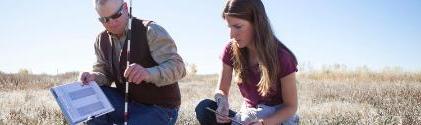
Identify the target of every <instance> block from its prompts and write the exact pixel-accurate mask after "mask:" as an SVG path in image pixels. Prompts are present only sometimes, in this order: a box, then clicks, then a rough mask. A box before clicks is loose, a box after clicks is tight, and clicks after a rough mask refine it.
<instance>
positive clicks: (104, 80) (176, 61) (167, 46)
mask: <svg viewBox="0 0 421 125" xmlns="http://www.w3.org/2000/svg"><path fill="white" fill-rule="evenodd" d="M133 35H136V34H133ZM146 35H147V40H148V45H149V49H150V52H151V55H152V58H153V59H154V60H155V62H157V63H158V64H159V65H158V66H155V67H151V68H147V71H148V72H149V74H150V77H149V78H148V79H145V81H147V82H151V83H154V84H156V86H158V87H160V86H165V85H169V84H172V83H175V82H177V81H178V80H180V79H181V78H183V77H184V76H185V75H186V70H185V65H184V62H183V59H182V58H181V56H180V55H178V53H177V47H176V45H175V42H174V40H173V39H172V38H171V36H170V35H169V34H168V33H167V31H165V29H164V28H162V27H161V26H159V25H158V24H156V23H154V22H152V23H149V24H147V31H146ZM98 37H100V35H98ZM112 38H113V40H112V41H114V42H115V43H114V45H115V48H114V50H115V51H116V52H115V53H113V54H114V57H116V58H119V57H120V52H121V50H122V48H123V47H122V45H123V44H124V40H125V39H126V35H123V36H122V37H120V38H117V37H115V36H113V37H112ZM99 40H100V38H97V40H96V41H95V55H96V57H97V60H96V62H95V64H94V65H93V70H92V71H93V72H94V73H96V74H97V77H96V80H95V81H96V82H97V83H98V84H99V85H108V86H109V85H111V83H112V82H114V81H111V78H108V77H107V76H112V75H111V74H106V72H105V68H106V67H105V66H106V64H105V63H107V61H105V57H104V55H103V54H102V53H103V52H101V49H100V46H99V43H100V42H99ZM116 60H118V59H116ZM113 63H114V64H116V65H118V64H119V62H117V61H114V62H113Z"/></svg>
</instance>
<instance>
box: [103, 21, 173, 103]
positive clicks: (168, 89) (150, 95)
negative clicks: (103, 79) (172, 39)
mask: <svg viewBox="0 0 421 125" xmlns="http://www.w3.org/2000/svg"><path fill="white" fill-rule="evenodd" d="M147 24H149V21H148V23H146V25H147ZM146 30H147V27H146V26H145V25H144V24H143V21H142V20H139V19H136V18H133V23H132V34H133V35H132V40H131V43H130V49H131V50H130V55H129V62H130V64H132V63H136V64H139V65H141V66H143V67H145V68H149V67H153V66H157V65H158V63H156V62H155V61H154V60H153V58H152V55H151V53H150V50H149V45H148V41H147V37H146ZM111 43H112V42H110V41H109V36H108V34H107V32H105V31H104V32H102V33H101V40H100V49H102V52H103V54H104V56H105V58H106V60H107V63H108V64H110V65H111V66H107V67H108V69H107V72H108V73H107V74H112V75H111V76H108V77H109V78H111V79H112V80H113V81H115V83H116V86H117V88H118V89H119V90H120V91H121V92H122V93H124V90H125V82H126V79H125V78H124V77H123V73H124V70H125V69H126V64H127V62H126V61H127V54H126V53H127V40H126V42H125V43H124V48H123V50H122V51H121V54H120V55H121V57H119V58H120V65H119V67H120V71H116V68H115V67H116V66H115V65H114V63H112V59H113V58H112V56H113V55H114V54H112V53H114V52H113V51H114V50H113V48H114V47H113V45H112V44H111ZM110 54H111V55H110ZM129 99H130V100H133V101H136V102H137V103H142V104H147V105H158V106H162V107H166V108H177V107H179V106H180V103H181V95H180V89H179V87H178V83H177V82H176V83H174V84H170V85H167V86H162V87H157V86H156V85H155V84H153V83H148V82H145V81H144V82H142V83H140V84H133V83H130V84H129Z"/></svg>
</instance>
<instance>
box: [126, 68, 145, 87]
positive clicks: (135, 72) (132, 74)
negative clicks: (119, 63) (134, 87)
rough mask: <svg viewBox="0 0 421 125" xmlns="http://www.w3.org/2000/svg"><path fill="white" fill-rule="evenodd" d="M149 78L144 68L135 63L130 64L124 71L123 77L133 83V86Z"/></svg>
mask: <svg viewBox="0 0 421 125" xmlns="http://www.w3.org/2000/svg"><path fill="white" fill-rule="evenodd" d="M149 76H150V74H149V72H148V71H147V70H146V68H144V67H142V66H141V65H139V64H136V63H133V64H130V65H129V66H128V67H127V68H126V70H125V71H124V77H125V78H126V79H127V80H128V81H129V82H133V83H135V84H140V83H141V82H142V81H144V80H145V79H148V78H149Z"/></svg>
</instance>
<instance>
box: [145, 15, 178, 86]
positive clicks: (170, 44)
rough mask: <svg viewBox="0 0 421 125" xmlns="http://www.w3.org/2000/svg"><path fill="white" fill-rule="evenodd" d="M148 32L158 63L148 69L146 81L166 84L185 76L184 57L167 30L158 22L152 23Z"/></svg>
mask: <svg viewBox="0 0 421 125" xmlns="http://www.w3.org/2000/svg"><path fill="white" fill-rule="evenodd" d="M146 34H147V39H148V45H149V49H150V52H151V55H152V58H153V59H154V60H155V62H157V63H158V65H157V66H154V67H150V68H147V69H146V70H147V71H148V72H149V74H150V77H149V78H148V79H146V80H145V81H147V82H152V83H154V84H155V85H156V86H166V85H170V84H173V83H174V82H176V81H178V80H180V79H181V78H183V77H184V76H185V75H186V69H185V66H184V62H183V59H182V58H181V56H180V55H179V54H178V53H177V47H176V45H175V42H174V40H173V39H172V38H171V36H170V35H169V34H168V33H167V31H166V30H165V29H164V28H162V27H161V26H159V25H158V24H156V23H150V24H149V25H148V26H147V33H146Z"/></svg>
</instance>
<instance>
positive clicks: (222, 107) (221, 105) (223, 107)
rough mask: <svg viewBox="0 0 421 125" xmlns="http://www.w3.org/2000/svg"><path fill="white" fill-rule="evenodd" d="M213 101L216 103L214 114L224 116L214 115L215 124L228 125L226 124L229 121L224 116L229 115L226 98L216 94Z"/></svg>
mask: <svg viewBox="0 0 421 125" xmlns="http://www.w3.org/2000/svg"><path fill="white" fill-rule="evenodd" d="M215 101H216V104H217V105H218V108H216V112H218V113H219V114H222V115H224V116H221V115H216V122H217V123H228V122H230V119H229V118H228V117H225V116H228V115H229V104H228V98H227V96H224V95H222V94H220V93H216V94H215Z"/></svg>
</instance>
